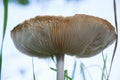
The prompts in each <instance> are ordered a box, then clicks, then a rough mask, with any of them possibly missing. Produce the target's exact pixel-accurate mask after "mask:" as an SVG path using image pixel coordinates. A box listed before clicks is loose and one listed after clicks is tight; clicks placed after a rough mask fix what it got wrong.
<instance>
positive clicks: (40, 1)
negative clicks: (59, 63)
mask: <svg viewBox="0 0 120 80" xmlns="http://www.w3.org/2000/svg"><path fill="white" fill-rule="evenodd" d="M3 9H4V8H3V2H2V0H0V41H1V39H2V30H3V17H4V10H3ZM117 11H118V13H117V14H118V25H120V0H117ZM113 13H114V10H113V0H9V6H8V23H7V30H6V36H5V41H4V47H3V65H2V66H3V67H2V80H33V76H32V58H31V57H29V56H26V55H24V54H22V53H21V52H19V51H18V50H17V49H16V48H15V46H14V44H13V42H12V40H11V37H10V31H11V30H12V29H13V28H14V27H15V26H16V25H17V24H19V23H21V22H23V21H24V20H27V19H30V18H33V17H35V16H38V15H56V16H58V15H62V16H72V15H74V14H88V15H93V16H98V17H101V18H104V19H106V20H108V21H109V22H110V23H111V24H112V25H114V14H113ZM119 42H120V41H118V48H117V52H116V55H115V59H114V63H113V67H112V71H111V75H110V80H120V70H119V68H120V63H119V61H120V54H119V53H120V50H119V49H120V43H119ZM113 49H114V44H113V45H112V46H110V47H109V48H107V49H105V50H104V51H103V53H104V56H107V63H106V66H107V72H108V70H109V66H110V61H111V57H112V53H113ZM75 61H76V71H75V74H74V75H75V76H74V80H101V75H102V68H103V57H102V54H99V55H97V56H94V57H91V58H76V57H74V56H67V55H66V56H65V69H67V70H68V74H69V76H70V77H71V76H72V72H73V68H74V63H75ZM81 64H83V65H84V73H85V79H84V78H83V73H82V72H81ZM50 67H53V68H55V63H54V62H53V61H52V60H51V58H48V59H39V58H34V69H35V76H36V80H56V72H55V71H53V70H51V69H50ZM104 80H105V79H104Z"/></svg>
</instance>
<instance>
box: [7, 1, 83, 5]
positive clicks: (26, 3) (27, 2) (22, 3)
mask: <svg viewBox="0 0 120 80" xmlns="http://www.w3.org/2000/svg"><path fill="white" fill-rule="evenodd" d="M32 1H33V0H9V2H13V3H17V4H20V5H28V4H29V3H30V2H32ZM49 1H52V0H34V2H41V3H42V2H49ZM64 1H66V2H79V1H83V0H64Z"/></svg>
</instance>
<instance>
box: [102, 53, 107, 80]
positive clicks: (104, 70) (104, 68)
mask: <svg viewBox="0 0 120 80" xmlns="http://www.w3.org/2000/svg"><path fill="white" fill-rule="evenodd" d="M102 58H103V62H104V63H103V69H102V76H101V80H104V78H105V80H106V75H107V68H106V62H107V56H105V57H104V55H103V53H102ZM105 72H106V73H105ZM105 74H106V75H105Z"/></svg>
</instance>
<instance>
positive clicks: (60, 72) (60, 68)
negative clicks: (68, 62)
mask: <svg viewBox="0 0 120 80" xmlns="http://www.w3.org/2000/svg"><path fill="white" fill-rule="evenodd" d="M56 60H57V64H56V67H57V80H64V54H59V55H56Z"/></svg>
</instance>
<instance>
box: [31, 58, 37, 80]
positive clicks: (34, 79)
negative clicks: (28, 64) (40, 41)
mask: <svg viewBox="0 0 120 80" xmlns="http://www.w3.org/2000/svg"><path fill="white" fill-rule="evenodd" d="M32 70H33V80H36V77H35V70H34V59H33V57H32Z"/></svg>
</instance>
